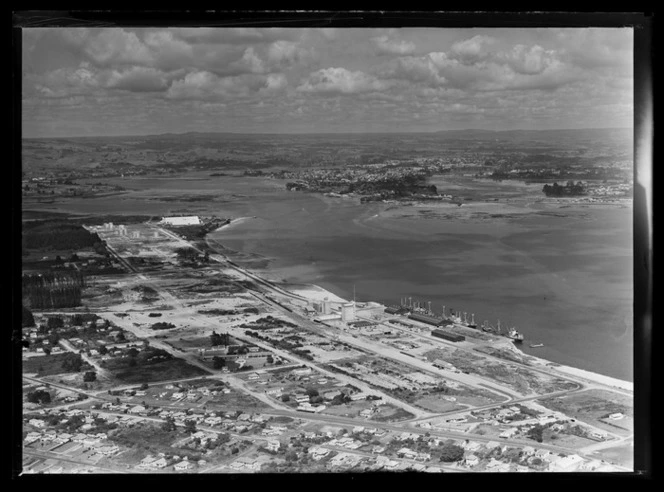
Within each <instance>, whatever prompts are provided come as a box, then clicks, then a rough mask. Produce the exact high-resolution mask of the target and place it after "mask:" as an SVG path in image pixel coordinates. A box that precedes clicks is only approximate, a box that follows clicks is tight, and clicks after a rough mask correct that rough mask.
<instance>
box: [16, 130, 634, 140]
mask: <svg viewBox="0 0 664 492" xmlns="http://www.w3.org/2000/svg"><path fill="white" fill-rule="evenodd" d="M607 131H633V128H632V127H606V128H552V129H512V130H485V129H481V128H467V129H463V130H434V131H430V132H424V131H422V132H319V133H315V132H309V133H270V132H182V133H175V132H166V133H150V134H145V135H71V136H61V137H23V140H67V139H86V138H161V137H216V136H261V135H265V136H283V137H296V136H304V137H314V136H347V135H356V136H359V135H376V136H378V135H450V136H457V135H459V136H461V135H465V136H479V135H487V136H488V135H496V136H498V135H508V134H538V133H559V132H593V133H598V132H607Z"/></svg>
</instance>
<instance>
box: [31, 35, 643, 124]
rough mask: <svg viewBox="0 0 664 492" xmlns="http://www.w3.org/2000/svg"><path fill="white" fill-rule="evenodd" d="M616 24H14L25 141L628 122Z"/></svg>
mask: <svg viewBox="0 0 664 492" xmlns="http://www.w3.org/2000/svg"><path fill="white" fill-rule="evenodd" d="M632 49H633V35H632V30H631V29H629V28H566V29H553V28H538V29H524V28H519V29H503V28H495V29H493V28H484V29H447V28H398V29H371V28H364V29H350V28H330V29H317V28H303V29H297V28H294V29H281V28H265V29H260V28H179V29H166V28H149V29H130V28H108V29H101V28H100V29H89V28H30V29H24V30H23V57H22V60H23V62H22V63H23V95H22V104H23V109H22V111H23V114H22V117H23V134H24V136H26V137H41V136H77V135H80V136H84V135H140V134H155V133H165V132H175V133H182V132H189V131H213V132H222V131H232V132H259V133H260V132H266V133H299V132H414V131H437V130H452V129H466V128H483V129H492V130H503V129H518V128H522V129H549V128H600V127H630V126H632V120H633V116H632V114H633V69H632V64H633V53H632Z"/></svg>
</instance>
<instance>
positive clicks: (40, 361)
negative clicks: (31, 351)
mask: <svg viewBox="0 0 664 492" xmlns="http://www.w3.org/2000/svg"><path fill="white" fill-rule="evenodd" d="M68 354H69V352H67V353H62V354H51V355H44V356H37V357H26V358H24V359H23V374H37V375H39V376H52V375H54V374H63V373H71V372H73V371H71V370H67V369H64V368H63V367H62V364H63V362H64V361H65V360H67V358H69V357H71V354H69V355H68ZM89 369H91V367H90V366H89V365H88V364H86V363H83V365H82V366H81V371H86V370H89Z"/></svg>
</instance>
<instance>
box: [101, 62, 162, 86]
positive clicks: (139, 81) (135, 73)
mask: <svg viewBox="0 0 664 492" xmlns="http://www.w3.org/2000/svg"><path fill="white" fill-rule="evenodd" d="M107 87H109V88H111V89H121V90H126V91H130V92H162V91H165V90H166V89H167V88H168V81H167V79H166V77H165V76H164V74H163V72H160V71H159V70H156V69H154V68H146V67H132V68H130V69H129V70H125V71H123V72H119V71H117V70H113V72H112V73H111V75H110V78H109V80H108V83H107Z"/></svg>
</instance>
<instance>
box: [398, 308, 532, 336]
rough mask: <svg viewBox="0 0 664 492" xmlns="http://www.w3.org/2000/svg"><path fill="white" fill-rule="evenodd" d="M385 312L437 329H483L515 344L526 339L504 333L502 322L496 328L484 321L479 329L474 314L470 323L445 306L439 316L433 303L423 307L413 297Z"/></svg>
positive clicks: (465, 316)
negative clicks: (459, 326) (450, 326)
mask: <svg viewBox="0 0 664 492" xmlns="http://www.w3.org/2000/svg"><path fill="white" fill-rule="evenodd" d="M385 312H387V313H388V314H399V315H402V316H407V317H408V318H409V319H412V320H415V321H420V322H422V323H426V324H428V325H433V326H435V327H441V326H446V325H447V326H449V325H454V324H457V325H461V326H467V327H468V328H474V329H481V330H482V331H484V332H487V333H492V334H496V335H500V336H504V337H507V338H509V339H510V340H512V341H513V342H514V343H523V341H524V339H525V337H524V336H523V334H522V333H520V332H518V331H517V330H516V329H515V328H511V329H509V330H508V331H507V333H505V332H502V331H501V329H500V320H498V325H497V326H496V327H494V326H491V325H490V324H489V322H488V321H487V320H485V321H484V323H483V324H482V326H481V327H478V326H477V323H475V314H474V313H472V314H471V319H470V322H468V313H466V312H463V313H462V312H455V311H454V309H452V308H450V309H449V315H448V314H447V310H446V309H445V306H443V312H442V314H441V315H440V316H438V315H436V314H435V313H434V312H433V311H432V310H431V302H428V303H427V305H423V304H422V303H420V302H417V301H415V302H413V300H412V298H411V297H407V298H403V299H401V302H400V305H399V306H389V307H388V308H386V309H385ZM462 314H463V317H462Z"/></svg>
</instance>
